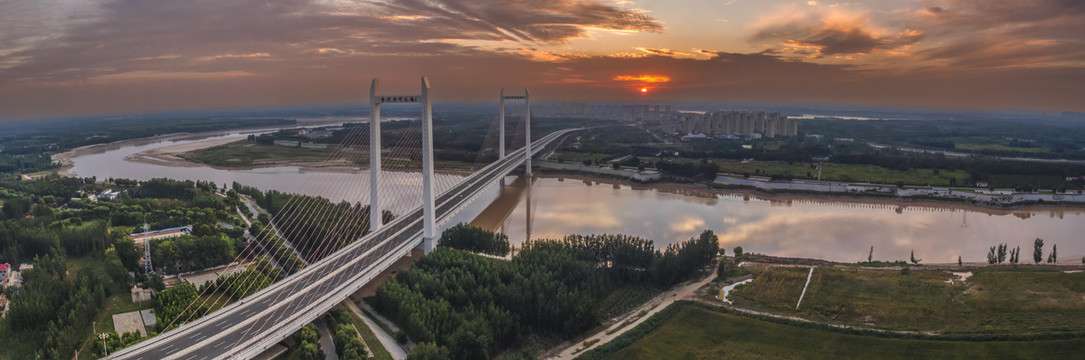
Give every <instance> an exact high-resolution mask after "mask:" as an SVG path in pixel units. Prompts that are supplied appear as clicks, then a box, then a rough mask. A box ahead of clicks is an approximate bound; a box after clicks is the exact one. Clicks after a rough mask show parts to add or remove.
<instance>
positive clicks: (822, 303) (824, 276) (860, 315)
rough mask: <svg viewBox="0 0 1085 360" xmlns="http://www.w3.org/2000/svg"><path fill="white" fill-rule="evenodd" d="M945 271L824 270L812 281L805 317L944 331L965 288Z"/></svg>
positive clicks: (804, 302)
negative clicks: (954, 297) (959, 295)
mask: <svg viewBox="0 0 1085 360" xmlns="http://www.w3.org/2000/svg"><path fill="white" fill-rule="evenodd" d="M953 277H954V276H953V275H952V274H950V273H947V272H942V271H912V272H910V273H909V274H908V275H902V274H901V273H900V272H899V271H892V270H886V271H870V270H867V271H862V270H860V271H854V270H839V269H818V271H815V272H814V278H813V279H811V280H810V289H808V290H807V293H806V295H807V297H806V299H804V300H803V309H801V311H802V313H804V314H807V315H812V317H814V318H815V319H821V320H835V321H838V322H843V323H859V324H878V325H879V326H882V327H887V328H892V329H903V330H930V329H941V328H942V327H944V326H945V321H946V319H947V317H948V315H949V314H952V313H953V308H954V307H953V296H954V295H955V294H958V293H960V292H961V289H962V287H961V286H955V285H950V284H949V283H948V282H947V281H948V280H950V279H951V278H953Z"/></svg>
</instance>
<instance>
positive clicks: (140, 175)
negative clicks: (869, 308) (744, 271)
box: [64, 130, 1085, 263]
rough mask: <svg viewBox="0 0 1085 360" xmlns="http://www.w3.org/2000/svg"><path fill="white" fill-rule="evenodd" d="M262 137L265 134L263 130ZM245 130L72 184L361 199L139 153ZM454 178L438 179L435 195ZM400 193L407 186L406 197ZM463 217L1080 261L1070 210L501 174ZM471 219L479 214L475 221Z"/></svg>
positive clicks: (855, 250)
mask: <svg viewBox="0 0 1085 360" xmlns="http://www.w3.org/2000/svg"><path fill="white" fill-rule="evenodd" d="M263 131H268V130H263ZM252 132H253V131H251V130H250V131H223V132H215V133H208V134H201V135H198V136H192V135H186V136H172V137H164V138H156V139H140V140H134V141H126V142H121V143H116V144H109V145H104V146H95V147H90V148H83V149H79V150H78V151H75V152H72V153H70V154H68V155H66V156H64V157H65V158H67V159H68V160H69V161H70V162H71V167H70V168H69V169H68V170H67V171H68V173H71V174H73V175H76V176H84V177H86V176H95V177H97V178H98V179H106V178H110V177H113V178H130V179H139V180H146V179H150V178H154V177H169V178H174V179H189V180H204V181H213V182H215V183H218V184H228V183H230V182H233V181H237V182H239V183H242V184H246V185H251V186H256V187H258V188H261V189H275V190H280V191H285V192H296V193H304V194H309V195H319V196H325V197H328V198H331V199H332V200H334V201H340V200H347V201H351V202H354V201H367V198H368V196H367V195H368V185H367V184H368V172H367V171H366V170H365V169H350V168H348V169H337V170H335V171H324V170H313V169H307V168H304V167H297V166H283V167H271V168H257V169H249V170H228V169H216V168H212V167H207V166H202V165H198V164H192V163H183V164H178V163H170V162H160V163H159V162H155V161H154V160H153V159H152V160H147V159H146V158H144V159H143V160H142V161H136V160H135V159H136V158H139V156H137V155H138V154H141V153H147V152H150V151H154V150H156V149H163V148H170V147H173V148H175V149H176V148H199V147H204V146H211V144H217V143H222V142H226V141H231V140H236V139H241V138H244V137H245V136H247V135H248V134H250V133H252ZM385 174H386V175H387V177H386V178H385V179H386V181H387V182H388V186H389V189H396V190H394V191H393V190H389V191H387V192H384V193H387V194H389V195H390V197H389V199H386V200H384V201H382V204H386V205H384V206H385V208H387V209H389V210H392V211H393V212H397V213H402V211H404V210H406V209H407V208H410V207H412V204H415V205H414V206H417V205H416V204H417V203H418V201H419V199H420V196H419V191H420V186H412V185H418V184H419V183H420V179H419V176H418V174H417V173H404V172H387V171H386V172H385ZM461 178H462V176H461V175H456V174H439V176H438V182H437V187H438V190H441V189H445V188H448V187H450V186H452V184H453V183H454V182H455V181H456V180H458V179H461ZM403 189H407V190H406V191H405V190H403ZM472 207H473V208H474V209H472V210H469V211H465V212H464V213H465V214H470V215H467V217H468V218H462V217H461V219H458V220H457V221H469V222H471V223H472V224H474V225H478V226H482V227H486V228H489V229H495V230H499V231H502V232H504V233H506V234H508V236H509V239H510V240H511V241H512V242H513V244H514V245H518V244H520V243H522V242H523V241H524V240H525V239H528V238H531V239H538V238H544V237H558V236H561V235H564V234H571V233H580V234H588V233H624V234H631V235H637V236H642V237H645V238H648V239H652V240H654V241H655V243H656V246H658V247H663V246H666V245H668V244H671V243H674V242H676V241H681V240H685V239H688V238H690V237H692V236H696V235H697V234H699V233H700V232H701V231H702V230H704V229H711V230H713V231H715V232H716V233H717V234H719V236H720V242H721V245H722V246H723V247H725V248H726V249H727V250H728V253H730V252H731V249H732V248H733V247H735V246H742V247H743V248H744V249H745V251H747V252H758V253H764V254H769V255H776V256H789V257H809V258H820V259H826V260H835V261H861V260H866V258H867V255H868V253H869V251H870V247H871V246H873V247H874V259H876V260H908V258H909V256H910V254H911V252H912V251H914V252H915V256H916V258H920V259H923V262H924V263H951V262H956V261H957V257H958V256H961V257H962V258H963V260H964V261H965V262H983V261H985V260H986V253H987V249H988V248H989V247H990V246H993V245H997V244H999V243H1007V244H1009V245H1010V247H1011V248H1013V247H1017V246H1020V247H1021V249H1022V251H1023V252H1024V253H1025V256H1024V258H1025V259H1024V260H1025V261H1031V256H1030V255H1031V254H1032V244H1033V239H1035V238H1037V237H1039V238H1043V239H1044V240H1045V244H1046V247H1045V252H1044V253H1045V258H1046V253H1047V252H1048V251H1050V249H1051V245H1052V244H1058V249H1059V251H1058V254H1059V258H1060V260H1061V261H1060V262H1062V263H1077V262H1079V261H1081V257H1082V256H1083V255H1085V240H1083V236H1082V235H1083V234H1085V211H1083V209H1076V208H1037V209H1023V210H1013V211H1001V210H990V209H983V208H972V207H965V206H955V205H946V204H933V203H932V204H896V203H892V202H886V201H882V200H831V199H822V198H804V197H773V198H758V197H752V196H748V195H742V194H734V193H724V192H719V191H713V190H706V189H699V188H695V187H688V186H681V185H657V186H647V187H642V186H637V187H633V186H629V185H625V184H621V183H617V182H613V181H607V180H599V179H588V178H578V177H561V176H536V177H534V178H533V180H532V185H531V186H530V187H528V186H527V181H526V180H524V179H523V178H521V177H516V176H509V177H507V178H506V179H505V181H504V182H503V184H494V186H492V187H491V188H489V189H488V191H486V192H485V193H484V194H482V195H481V196H480V197H479V199H478V200H477V201H476V203H475V204H474V205H473V206H472ZM474 214H479V215H478V216H474Z"/></svg>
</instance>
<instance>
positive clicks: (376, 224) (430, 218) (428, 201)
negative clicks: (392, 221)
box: [369, 76, 436, 253]
mask: <svg viewBox="0 0 1085 360" xmlns="http://www.w3.org/2000/svg"><path fill="white" fill-rule="evenodd" d="M421 87H422V94H421V95H397V96H382V95H380V80H377V79H373V83H372V85H370V87H369V105H370V108H371V110H370V118H371V119H370V124H369V160H370V165H369V168H370V171H369V181H370V185H369V202H370V204H369V223H370V225H369V228H370V231H375V230H377V229H380V227H381V225H382V222H381V209H380V202H379V201H378V200H379V199H380V198H379V192H380V191H379V190H380V188H379V181H378V180H379V177H380V166H381V165H380V161H381V157H380V150H381V147H380V121H381V115H380V106H381V104H386V103H418V104H422V109H423V115H422V239H423V241H422V249H423V250H424V251H425V252H426V253H429V252H430V251H433V248H434V245H435V244H434V242H435V241H436V236H435V234H434V230H435V228H436V226H435V225H436V224H435V221H434V218H435V214H434V195H435V193H436V192H435V191H434V188H433V180H434V179H433V177H434V175H433V102H432V101H431V99H430V96H429V90H430V87H429V80H428V79H426V77H425V76H423V77H422V86H421Z"/></svg>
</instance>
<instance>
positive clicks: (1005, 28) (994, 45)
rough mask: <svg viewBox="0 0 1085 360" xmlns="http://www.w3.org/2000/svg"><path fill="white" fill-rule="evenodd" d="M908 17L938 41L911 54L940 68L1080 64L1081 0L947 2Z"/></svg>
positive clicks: (1084, 13) (1083, 50)
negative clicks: (940, 66) (938, 63)
mask: <svg viewBox="0 0 1085 360" xmlns="http://www.w3.org/2000/svg"><path fill="white" fill-rule="evenodd" d="M934 9H939V10H934ZM912 21H913V22H914V23H915V24H919V25H920V26H923V27H924V29H927V30H928V31H929V32H930V33H931V34H933V35H935V36H937V37H938V38H939V40H940V41H939V42H938V43H934V44H931V45H929V46H928V47H925V48H923V49H921V50H918V51H917V52H916V54H918V55H919V56H921V57H922V59H924V60H930V61H938V62H940V64H942V65H943V66H951V67H955V68H957V69H979V68H998V67H1072V68H1073V67H1076V68H1079V69H1080V68H1085V1H1080V0H1018V1H1004V0H982V1H980V0H947V1H940V2H938V3H937V6H931V7H927V8H926V9H925V11H924V12H921V13H919V14H917V16H916V17H915V18H914V19H912ZM1083 71H1085V70H1083Z"/></svg>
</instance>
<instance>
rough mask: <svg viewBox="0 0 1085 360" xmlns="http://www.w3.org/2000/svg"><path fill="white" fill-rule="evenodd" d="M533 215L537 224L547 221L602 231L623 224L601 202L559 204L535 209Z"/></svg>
mask: <svg viewBox="0 0 1085 360" xmlns="http://www.w3.org/2000/svg"><path fill="white" fill-rule="evenodd" d="M548 205H549V204H548ZM533 215H534V218H535V224H540V222H543V221H545V222H552V223H557V224H562V225H564V226H571V227H587V226H590V227H594V228H601V229H614V228H617V227H618V226H620V225H621V224H622V222H621V221H620V220H619V219H618V217H617V216H615V215H614V213H613V212H612V211H611V209H610V208H609V207H608V206H606V204H605V203H599V202H583V203H580V202H558V203H556V204H553V205H550V206H548V207H546V208H544V209H535V211H534V212H533Z"/></svg>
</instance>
